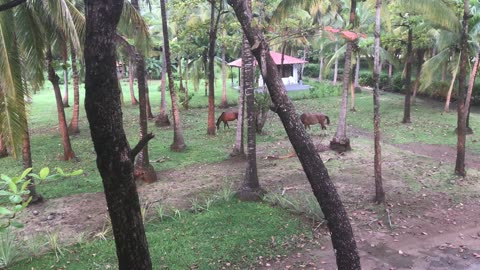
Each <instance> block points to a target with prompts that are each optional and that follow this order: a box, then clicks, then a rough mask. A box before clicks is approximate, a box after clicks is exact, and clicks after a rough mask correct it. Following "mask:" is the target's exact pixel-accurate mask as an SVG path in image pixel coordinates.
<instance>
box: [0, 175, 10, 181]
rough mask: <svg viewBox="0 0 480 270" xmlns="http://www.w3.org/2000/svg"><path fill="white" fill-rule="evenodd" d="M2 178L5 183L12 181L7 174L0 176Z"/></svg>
mask: <svg viewBox="0 0 480 270" xmlns="http://www.w3.org/2000/svg"><path fill="white" fill-rule="evenodd" d="M0 178H2V180H3V181H10V180H11V178H10V177H8V176H6V175H5V174H0Z"/></svg>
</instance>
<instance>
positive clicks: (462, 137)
mask: <svg viewBox="0 0 480 270" xmlns="http://www.w3.org/2000/svg"><path fill="white" fill-rule="evenodd" d="M463 7H464V8H463V23H462V38H461V43H460V44H461V45H460V46H461V50H460V66H459V72H458V108H457V158H456V162H455V174H456V175H459V176H465V175H466V174H467V172H466V171H465V142H466V129H467V128H466V119H465V118H466V117H465V116H466V113H467V112H466V110H465V81H466V80H465V79H466V76H467V62H468V18H469V16H470V15H469V13H470V10H469V1H468V0H465V1H464V5H463ZM467 108H468V107H467Z"/></svg>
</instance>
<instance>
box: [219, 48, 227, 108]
mask: <svg viewBox="0 0 480 270" xmlns="http://www.w3.org/2000/svg"><path fill="white" fill-rule="evenodd" d="M226 50H227V48H226V46H225V44H223V45H222V104H221V107H222V108H227V107H228V101H227V65H226V59H225V54H226V52H225V51H226Z"/></svg>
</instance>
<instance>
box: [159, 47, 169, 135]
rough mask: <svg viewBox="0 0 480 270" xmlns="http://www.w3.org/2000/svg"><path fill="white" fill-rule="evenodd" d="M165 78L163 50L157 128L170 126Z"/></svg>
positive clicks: (165, 69) (165, 66)
mask: <svg viewBox="0 0 480 270" xmlns="http://www.w3.org/2000/svg"><path fill="white" fill-rule="evenodd" d="M166 76H167V61H165V50H163V52H162V80H161V85H160V89H161V90H160V91H161V93H160V113H159V114H158V115H157V119H156V120H155V125H156V126H157V127H167V126H170V120H168V114H167V113H166V110H167V105H166V104H167V103H166V80H165V79H166V78H165V77H166Z"/></svg>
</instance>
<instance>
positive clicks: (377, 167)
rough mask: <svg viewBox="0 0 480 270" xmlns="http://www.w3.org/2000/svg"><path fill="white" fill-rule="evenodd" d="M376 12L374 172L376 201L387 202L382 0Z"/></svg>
mask: <svg viewBox="0 0 480 270" xmlns="http://www.w3.org/2000/svg"><path fill="white" fill-rule="evenodd" d="M375 8H376V13H375V33H374V37H375V40H374V45H375V46H374V52H373V57H374V60H373V62H374V64H373V65H374V67H373V82H374V88H373V137H374V139H373V141H374V148H375V155H374V157H373V172H374V175H375V202H376V203H385V192H384V191H383V181H382V146H381V143H380V140H381V131H380V97H379V93H378V92H379V90H380V83H379V82H380V67H379V65H380V29H381V28H380V26H381V22H380V12H381V9H382V0H376V7H375Z"/></svg>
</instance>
